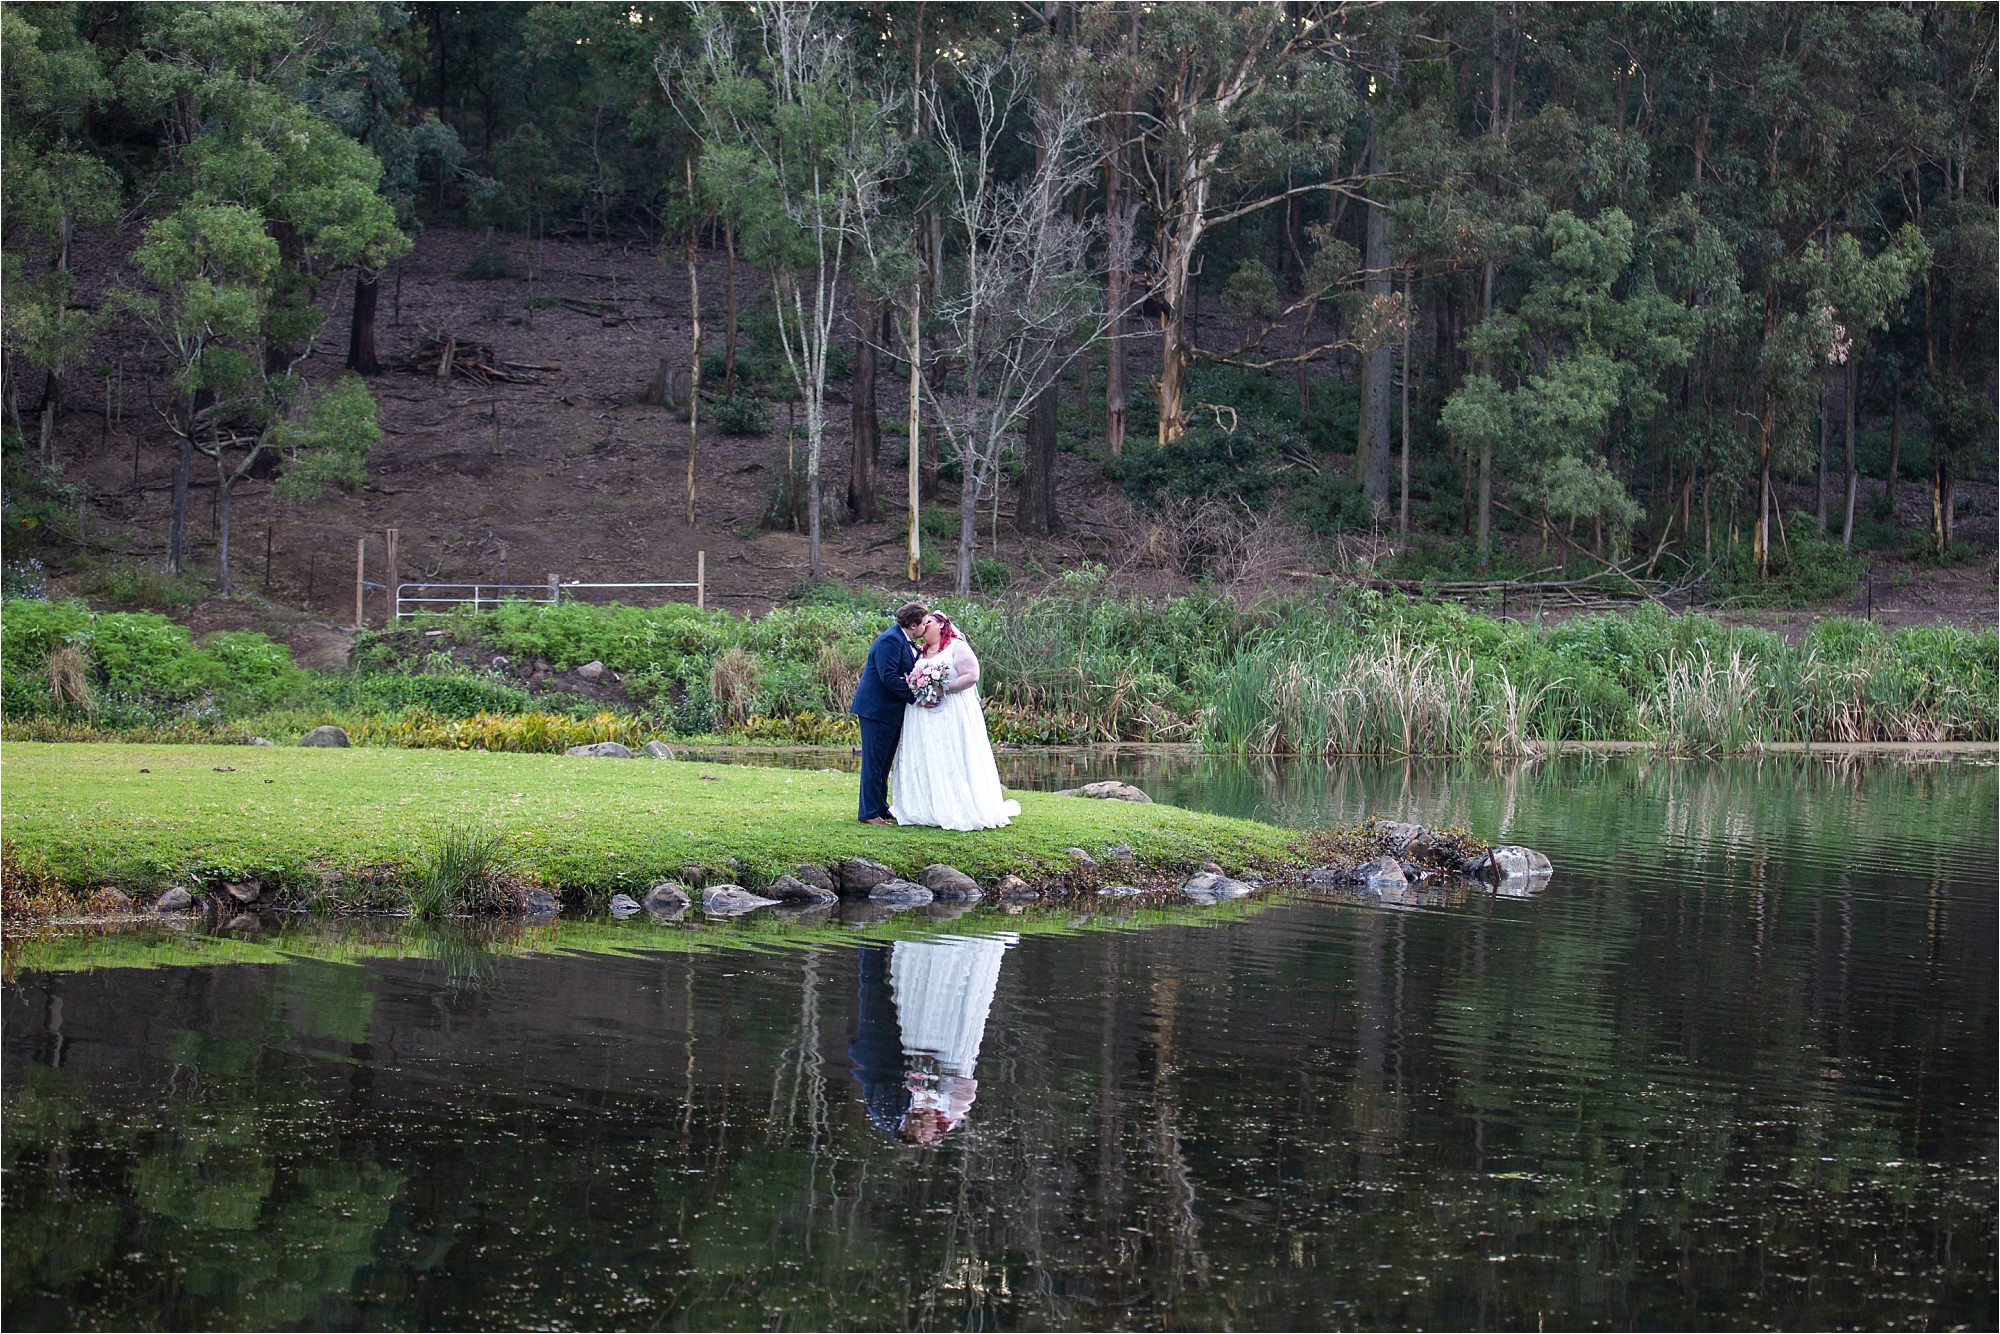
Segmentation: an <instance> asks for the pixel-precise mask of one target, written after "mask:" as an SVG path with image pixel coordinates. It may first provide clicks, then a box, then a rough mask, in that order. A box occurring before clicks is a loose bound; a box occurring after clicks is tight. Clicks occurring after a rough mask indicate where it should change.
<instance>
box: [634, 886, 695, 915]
mask: <svg viewBox="0 0 2000 1334" xmlns="http://www.w3.org/2000/svg"><path fill="white" fill-rule="evenodd" d="M639 906H640V907H642V908H644V909H645V910H646V911H647V912H649V913H677V912H680V911H681V910H682V909H684V908H686V907H687V906H688V892H687V891H686V890H685V889H682V888H681V887H680V885H679V884H677V883H675V882H674V881H672V880H662V881H661V882H660V883H659V884H657V885H654V886H653V887H652V888H651V889H649V890H647V891H646V897H645V898H644V899H643V900H641V901H640V905H639Z"/></svg>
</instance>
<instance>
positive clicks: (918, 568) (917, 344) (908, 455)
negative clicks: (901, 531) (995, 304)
mask: <svg viewBox="0 0 2000 1334" xmlns="http://www.w3.org/2000/svg"><path fill="white" fill-rule="evenodd" d="M923 306H924V284H923V279H922V278H918V279H915V280H914V281H912V282H911V284H910V329H909V356H910V401H909V411H910V420H909V426H908V434H907V435H906V436H905V439H906V441H907V445H906V447H905V449H904V450H903V455H904V472H905V473H906V474H907V475H908V480H909V493H908V496H909V498H908V504H909V507H910V532H909V539H910V542H909V556H910V560H909V568H908V575H909V580H910V583H911V584H912V585H915V584H916V583H918V582H919V581H920V580H921V579H922V578H923V545H922V543H923V537H922V523H921V520H922V518H923V508H924V490H923V477H922V471H923V462H922V452H923V451H922V450H921V449H920V448H919V444H920V442H921V441H922V439H923V402H924V399H923V373H924V372H923V365H924V342H923V326H922V323H921V320H922V318H923Z"/></svg>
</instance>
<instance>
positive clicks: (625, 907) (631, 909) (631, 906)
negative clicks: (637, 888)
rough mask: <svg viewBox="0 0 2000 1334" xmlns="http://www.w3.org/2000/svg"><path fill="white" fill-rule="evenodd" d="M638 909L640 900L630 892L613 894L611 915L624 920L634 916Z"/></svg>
mask: <svg viewBox="0 0 2000 1334" xmlns="http://www.w3.org/2000/svg"><path fill="white" fill-rule="evenodd" d="M638 911H639V900H637V899H635V898H633V897H632V896H631V895H630V894H613V895H612V896H611V915H612V916H613V917H616V918H617V919H618V920H619V921H621V922H622V921H624V920H625V919H626V918H627V917H630V916H632V915H633V914H634V913H636V912H638Z"/></svg>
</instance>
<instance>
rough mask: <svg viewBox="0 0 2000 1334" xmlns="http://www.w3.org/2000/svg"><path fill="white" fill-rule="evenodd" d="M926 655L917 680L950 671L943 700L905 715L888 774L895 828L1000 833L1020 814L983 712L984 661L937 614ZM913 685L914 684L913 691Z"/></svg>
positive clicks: (925, 633)
mask: <svg viewBox="0 0 2000 1334" xmlns="http://www.w3.org/2000/svg"><path fill="white" fill-rule="evenodd" d="M918 642H919V643H920V644H921V645H922V654H921V656H919V658H918V659H917V666H916V668H915V669H913V671H912V675H913V676H915V675H920V674H922V673H923V672H924V671H925V670H926V669H927V668H937V667H941V666H944V665H947V664H948V665H949V667H950V676H949V679H948V680H947V681H946V682H945V687H944V694H943V696H942V697H941V698H940V699H939V700H938V702H937V703H936V704H935V705H932V706H931V707H929V708H926V707H924V706H923V705H920V704H911V705H907V706H905V708H904V709H903V736H902V740H901V741H900V742H899V743H898V744H897V746H896V761H895V765H894V767H892V768H891V769H890V771H889V784H890V790H891V791H893V792H894V793H895V794H896V795H895V800H894V801H892V802H891V803H890V805H889V813H890V814H892V815H894V816H895V817H896V823H897V824H913V825H931V826H933V827H935V828H939V829H998V828H1000V827H1001V826H1002V825H1005V824H1006V823H1008V821H1009V820H1011V819H1012V818H1013V817H1014V816H1017V815H1019V814H1020V813H1021V804H1020V803H1019V802H1017V801H1008V800H1007V798H1006V793H1005V791H1004V790H1003V789H1002V788H1001V786H1000V771H999V770H998V769H997V768H995V767H994V764H993V745H992V743H991V742H989V741H988V740H987V738H986V715H985V713H984V712H982V711H981V709H980V707H979V694H978V692H977V691H976V690H975V689H974V687H975V686H977V685H978V684H979V658H978V657H977V656H976V655H975V654H974V653H973V651H972V645H970V644H968V643H966V642H965V636H964V635H962V634H960V633H959V632H958V627H957V626H955V625H953V624H952V623H951V618H950V617H949V616H946V615H945V614H944V613H943V612H935V611H934V612H932V613H931V614H930V615H928V616H926V617H925V618H924V620H923V624H922V626H921V627H920V628H919V630H918ZM912 684H914V682H913V683H912Z"/></svg>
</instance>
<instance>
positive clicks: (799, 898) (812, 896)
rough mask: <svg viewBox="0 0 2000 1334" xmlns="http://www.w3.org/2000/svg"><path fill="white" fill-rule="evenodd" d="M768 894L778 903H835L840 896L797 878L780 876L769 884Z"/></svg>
mask: <svg viewBox="0 0 2000 1334" xmlns="http://www.w3.org/2000/svg"><path fill="white" fill-rule="evenodd" d="M769 893H770V895H771V897H772V898H774V899H776V900H777V901H778V902H780V903H837V902H839V901H840V896H839V895H838V894H835V893H834V892H833V891H832V890H831V889H821V888H820V887H819V886H818V885H808V884H807V883H806V882H805V881H803V880H801V879H799V878H798V877H797V876H790V875H781V876H779V877H778V878H777V879H776V880H773V881H772V882H771V888H770V890H769Z"/></svg>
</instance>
